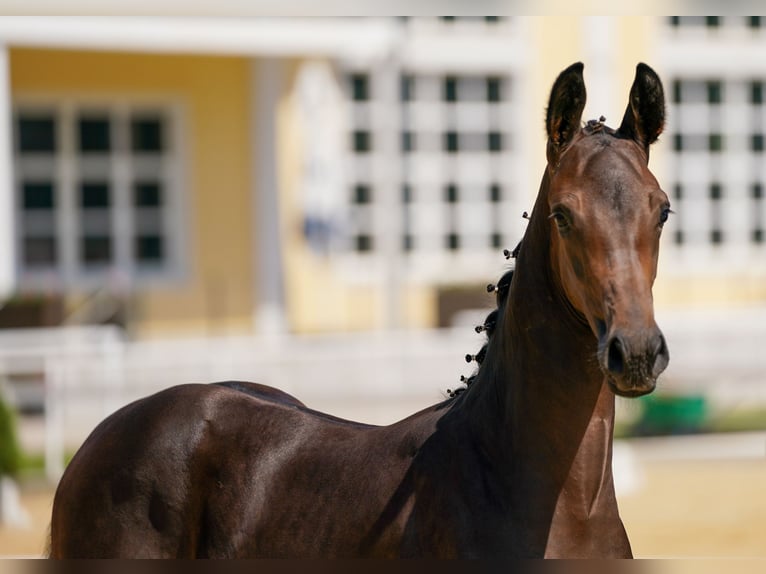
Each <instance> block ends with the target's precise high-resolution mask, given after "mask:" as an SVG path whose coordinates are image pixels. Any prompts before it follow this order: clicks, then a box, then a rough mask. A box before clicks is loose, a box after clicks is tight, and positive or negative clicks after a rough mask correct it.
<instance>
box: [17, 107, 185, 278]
mask: <svg viewBox="0 0 766 574" xmlns="http://www.w3.org/2000/svg"><path fill="white" fill-rule="evenodd" d="M14 108H15V109H14V123H13V126H14V137H15V142H16V144H15V146H14V152H15V158H14V161H15V167H16V180H17V197H18V201H17V210H16V213H17V218H18V222H19V224H18V226H17V233H18V261H19V265H20V271H21V278H22V282H24V281H26V282H28V283H29V284H41V285H44V284H48V283H49V280H50V276H51V273H53V274H60V275H61V276H62V277H64V278H66V279H67V281H73V282H75V283H77V284H84V283H88V282H90V281H100V280H101V279H103V275H104V274H105V273H111V272H112V270H114V269H120V270H122V271H123V272H124V273H126V274H128V275H133V276H136V277H143V276H155V277H157V276H169V274H172V273H175V272H177V271H178V265H179V263H180V262H179V253H178V248H179V243H180V242H179V237H178V234H179V230H180V223H179V220H178V217H179V215H178V213H179V210H178V209H173V208H174V207H177V206H178V197H177V193H178V182H177V175H176V173H177V163H178V162H177V161H176V153H177V150H175V149H173V146H171V142H172V141H173V139H172V133H173V126H174V122H173V118H174V117H175V116H174V115H173V113H172V112H171V111H170V109H169V108H167V107H165V106H155V107H153V108H149V107H145V106H141V108H137V107H136V108H130V107H129V106H127V107H126V106H125V105H123V104H121V105H120V106H116V105H111V104H110V103H109V102H106V103H105V104H104V105H99V106H98V107H92V106H90V105H88V106H85V105H77V104H72V103H71V102H68V103H67V104H66V105H64V104H56V103H52V104H50V105H48V106H45V105H41V104H38V103H35V104H31V103H30V104H27V103H25V102H23V101H21V102H17V103H16V104H15V106H14ZM61 165H65V166H67V168H66V169H63V170H62V169H60V166H61ZM115 165H119V166H120V169H115V168H114V166H115ZM99 278H101V279H99Z"/></svg>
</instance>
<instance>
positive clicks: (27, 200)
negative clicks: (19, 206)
mask: <svg viewBox="0 0 766 574" xmlns="http://www.w3.org/2000/svg"><path fill="white" fill-rule="evenodd" d="M22 196H23V201H22V202H23V205H24V209H53V207H54V200H53V184H52V183H51V182H47V181H46V182H29V181H27V182H24V183H23V184H22Z"/></svg>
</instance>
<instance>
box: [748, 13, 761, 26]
mask: <svg viewBox="0 0 766 574" xmlns="http://www.w3.org/2000/svg"><path fill="white" fill-rule="evenodd" d="M761 23H762V18H761V17H760V16H748V18H747V25H748V27H750V28H753V29H758V28H760V27H761Z"/></svg>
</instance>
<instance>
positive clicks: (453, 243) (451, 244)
mask: <svg viewBox="0 0 766 574" xmlns="http://www.w3.org/2000/svg"><path fill="white" fill-rule="evenodd" d="M444 240H445V247H446V248H447V249H448V250H449V251H457V250H458V249H460V235H459V234H458V233H455V232H454V231H451V232H449V233H447V235H445V237H444Z"/></svg>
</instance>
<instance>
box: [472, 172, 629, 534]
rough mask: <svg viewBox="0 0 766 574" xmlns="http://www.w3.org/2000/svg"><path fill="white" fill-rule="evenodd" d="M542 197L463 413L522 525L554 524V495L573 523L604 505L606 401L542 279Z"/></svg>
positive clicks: (546, 258) (585, 339)
mask: <svg viewBox="0 0 766 574" xmlns="http://www.w3.org/2000/svg"><path fill="white" fill-rule="evenodd" d="M547 193H548V179H547V176H544V177H543V182H542V184H541V188H540V193H539V194H538V200H537V203H536V205H535V209H534V211H533V213H532V216H531V219H530V222H529V226H528V228H527V232H526V234H525V237H524V240H523V242H522V244H521V250H520V253H519V255H518V258H517V262H516V269H515V272H514V277H513V282H512V284H511V291H510V293H509V294H508V298H507V303H506V305H505V309H504V312H503V314H502V318H501V323H500V324H498V327H497V329H496V331H495V335H494V336H493V340H492V341H491V343H490V346H489V348H488V353H487V357H486V358H485V360H484V364H483V366H482V369H483V370H484V372H482V373H480V374H481V377H480V379H479V380H477V383H476V384H475V385H473V386H472V388H470V389H469V391H470V392H468V393H466V395H467V396H466V397H465V398H466V408H465V410H466V411H472V412H469V414H468V416H469V417H470V419H471V421H473V422H472V423H471V424H472V425H473V428H474V432H475V433H477V434H479V435H483V437H484V438H483V440H482V442H483V443H485V446H486V448H487V449H488V450H490V451H491V452H493V453H494V456H495V458H496V462H497V463H498V467H499V468H503V469H504V471H503V472H505V473H507V477H508V478H509V479H510V481H511V484H510V485H509V486H510V491H511V492H512V495H511V496H512V497H515V498H516V499H517V500H516V502H515V503H514V502H513V501H512V504H514V505H516V506H519V507H522V506H523V507H527V508H529V507H530V505H529V504H526V505H525V504H524V500H525V499H526V500H530V499H531V500H535V501H536V504H535V505H532V506H536V507H537V512H538V514H539V515H541V516H535V517H534V518H530V517H526V518H525V520H533V521H536V520H543V521H546V520H550V521H552V522H555V521H553V515H554V513H556V512H558V510H557V509H559V508H560V507H561V504H562V501H563V498H562V499H560V494H561V493H562V492H564V493H565V494H561V496H562V497H563V496H568V497H570V498H573V499H574V501H572V503H571V504H567V512H569V511H570V510H571V507H572V506H577V507H578V508H579V509H580V510H578V511H577V514H582V516H583V517H587V516H592V514H593V512H594V511H598V508H597V507H598V506H599V504H601V502H603V501H605V502H606V503H607V506H609V503H610V502H611V501H613V496H614V495H613V492H614V490H613V484H612V475H611V443H612V432H613V423H614V395H613V394H612V393H611V391H609V390H608V388H607V387H606V385H604V384H603V375H602V373H601V371H600V369H599V367H598V364H597V360H596V344H595V341H594V336H593V334H592V332H591V331H590V329H589V328H588V327H587V325H585V324H584V322H582V321H581V320H579V319H578V318H577V317H576V316H575V315H574V313H573V311H572V310H570V308H568V306H567V303H566V301H565V299H564V296H563V292H562V290H561V288H560V286H558V285H557V282H556V280H555V277H554V273H553V272H552V271H551V266H550V261H551V258H550V239H549V233H550V222H549V221H548V215H549V209H548V202H547ZM485 365H486V369H485V368H484V366H485ZM497 425H500V426H501V427H502V428H500V429H498V428H497ZM499 437H502V438H499ZM565 486H566V488H564V487H565ZM533 531H534V529H533ZM531 536H534V535H531ZM544 543H545V542H544V541H540V540H537V541H530V542H529V544H530V545H532V546H536V547H539V545H540V544H544Z"/></svg>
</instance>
